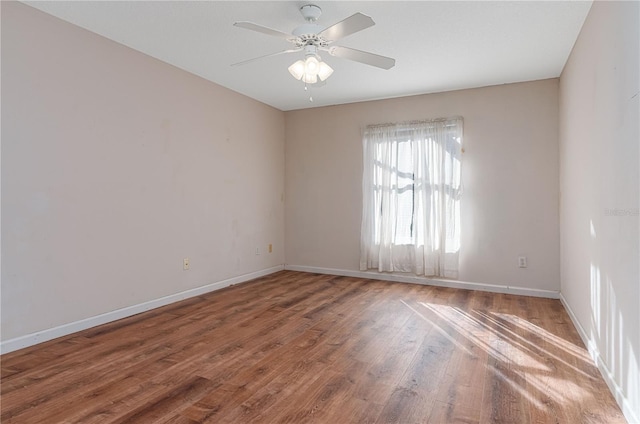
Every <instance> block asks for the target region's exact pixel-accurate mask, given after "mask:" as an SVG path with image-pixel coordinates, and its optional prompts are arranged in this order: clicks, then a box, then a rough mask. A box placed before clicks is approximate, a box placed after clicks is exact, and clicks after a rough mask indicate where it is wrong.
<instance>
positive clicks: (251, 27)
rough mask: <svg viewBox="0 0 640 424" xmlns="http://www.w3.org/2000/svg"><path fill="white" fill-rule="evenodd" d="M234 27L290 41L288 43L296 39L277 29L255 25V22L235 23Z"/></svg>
mask: <svg viewBox="0 0 640 424" xmlns="http://www.w3.org/2000/svg"><path fill="white" fill-rule="evenodd" d="M233 26H237V27H239V28H244V29H249V30H251V31H256V32H261V33H263V34H267V35H271V36H273V37H278V38H284V39H285V40H288V41H290V40H292V39H295V37H294V36H293V35H291V34H287V33H284V32H282V31H278V30H277V29H271V28H267V27H266V26H262V25H258V24H254V23H253V22H247V21H241V22H236V23H234V24H233Z"/></svg>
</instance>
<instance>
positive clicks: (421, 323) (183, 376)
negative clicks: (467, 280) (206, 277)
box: [0, 271, 625, 424]
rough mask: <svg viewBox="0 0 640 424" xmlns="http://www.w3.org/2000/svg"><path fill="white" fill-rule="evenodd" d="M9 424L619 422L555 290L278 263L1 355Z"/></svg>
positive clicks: (4, 410)
mask: <svg viewBox="0 0 640 424" xmlns="http://www.w3.org/2000/svg"><path fill="white" fill-rule="evenodd" d="M1 361H2V381H1V398H0V400H1V416H0V420H1V422H2V423H63V422H64V423H76V422H77V423H111V422H117V423H128V422H139V423H201V422H211V423H249V422H264V423H303V422H304V423H306V422H314V423H450V422H451V423H453V422H457V423H518V424H520V423H607V424H611V423H623V422H625V420H624V418H623V416H622V414H621V412H620V409H619V408H618V406H617V405H616V403H615V401H614V399H613V397H612V395H611V394H610V392H609V390H608V389H607V387H606V385H605V383H604V381H603V379H602V377H601V376H600V374H599V372H598V370H597V368H596V367H595V366H594V364H593V362H592V361H591V360H590V358H589V356H588V354H587V352H586V351H585V349H584V346H583V344H582V342H581V340H580V338H579V336H578V334H577V332H576V330H575V328H574V327H573V325H572V323H571V321H570V319H569V317H568V316H567V314H566V312H565V310H564V309H563V307H562V305H561V304H560V302H559V301H557V300H550V299H539V298H532V297H518V296H513V295H504V294H493V293H485V292H474V291H466V290H457V289H448V288H437V287H429V286H420V285H410V284H401V283H389V282H381V281H373V280H363V279H358V278H347V277H334V276H327V275H316V274H305V273H298V272H290V271H283V272H279V273H276V274H272V275H270V276H267V277H264V278H261V279H258V280H254V281H251V282H248V283H244V284H241V285H237V286H233V287H229V288H226V289H223V290H220V291H217V292H213V293H209V294H207V295H204V296H199V297H197V298H192V299H188V300H185V301H183V302H180V303H177V304H173V305H169V306H166V307H163V308H159V309H156V310H153V311H150V312H147V313H144V314H140V315H137V316H134V317H130V318H126V319H123V320H120V321H116V322H113V323H110V324H106V325H102V326H100V327H96V328H93V329H90V330H86V331H83V332H80V333H76V334H74V335H71V336H67V337H64V338H60V339H57V340H53V341H51V342H47V343H43V344H40V345H38V346H34V347H31V348H27V349H23V350H20V351H17V352H12V353H9V354H6V355H3V356H2V358H1Z"/></svg>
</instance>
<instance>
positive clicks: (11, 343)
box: [0, 265, 284, 354]
mask: <svg viewBox="0 0 640 424" xmlns="http://www.w3.org/2000/svg"><path fill="white" fill-rule="evenodd" d="M283 269H284V265H278V266H274V267H271V268H267V269H263V270H260V271H255V272H251V273H248V274H244V275H240V276H237V277H233V278H229V279H226V280H222V281H217V282H215V283H211V284H207V285H205V286H202V287H196V288H195V289H190V290H186V291H183V292H180V293H176V294H172V295H169V296H164V297H161V298H159V299H154V300H150V301H148V302H143V303H139V304H137V305H132V306H127V307H125V308H121V309H117V310H115V311H111V312H106V313H104V314H100V315H96V316H93V317H90V318H85V319H82V320H80V321H75V322H70V323H68V324H63V325H59V326H57V327H54V328H48V329H46V330H42V331H37V332H35V333H31V334H27V335H25V336H20V337H16V338H14V339H9V340H5V341H3V342H0V353H2V354H5V353H9V352H13V351H15V350H18V349H23V348H25V347H29V346H33V345H36V344H38V343H43V342H46V341H49V340H53V339H56V338H58V337H62V336H67V335H69V334H73V333H76V332H78V331H82V330H86V329H87V328H91V327H95V326H98V325H102V324H106V323H108V322H112V321H116V320H119V319H122V318H126V317H129V316H132V315H136V314H139V313H141V312H146V311H150V310H151V309H155V308H159V307H161V306H165V305H168V304H170V303H174V302H178V301H180V300H184V299H188V298H190V297H194V296H199V295H201V294H205V293H209V292H212V291H215V290H220V289H222V288H224V287H228V286H232V285H234V284H239V283H244V282H245V281H249V280H253V279H254V278H260V277H264V276H265V275H269V274H273V273H274V272H278V271H282V270H283Z"/></svg>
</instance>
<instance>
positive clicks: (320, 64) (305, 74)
mask: <svg viewBox="0 0 640 424" xmlns="http://www.w3.org/2000/svg"><path fill="white" fill-rule="evenodd" d="M300 13H301V14H302V16H303V18H304V19H305V21H306V23H304V24H302V25H300V26H298V27H297V28H295V29H294V30H293V32H292V33H291V34H287V33H285V32H282V31H278V30H275V29H271V28H268V27H265V26H262V25H258V24H255V23H253V22H247V21H241V22H236V23H234V25H235V26H237V27H240V28H244V29H248V30H251V31H256V32H260V33H263V34H266V35H271V36H273V37H278V38H282V39H285V40H287V41H288V42H290V43H292V44H293V45H294V48H292V49H288V50H283V51H280V52H276V53H272V54H268V55H265V56H260V57H257V58H254V59H249V60H245V61H242V62H238V63H234V64H233V65H232V66H237V65H244V64H247V63H250V62H253V61H255V60H258V59H263V58H266V57H270V56H276V55H280V54H285V53H293V52H299V51H304V59H301V60H297V61H296V62H294V63H293V64H292V65H291V66H289V68H288V70H289V73H290V74H291V75H292V76H293V77H294V78H295V79H297V80H299V81H302V82H304V83H305V89H306V87H307V84H309V85H311V84H316V83H318V82H323V81H325V80H326V79H327V78H329V77H330V76H331V74H332V73H333V69H332V68H331V66H329V65H328V64H327V63H326V62H324V61H323V60H322V58H321V57H320V55H319V54H318V50H322V51H326V52H327V53H329V54H330V55H331V56H335V57H339V58H342V59H348V60H352V61H355V62H360V63H363V64H365V65H370V66H375V67H377V68H381V69H391V68H392V67H393V66H394V65H395V63H396V61H395V59H392V58H390V57H385V56H380V55H377V54H374V53H369V52H365V51H361V50H356V49H351V48H349V47H342V46H330V45H331V44H332V43H334V42H336V41H338V40H340V39H341V38H344V37H346V36H348V35H351V34H353V33H356V32H358V31H362V30H363V29H367V28H369V27H371V26H373V25H375V22H374V21H373V19H371V18H370V17H369V16H367V15H364V14H362V13H355V14H353V15H351V16H349V17H348V18H346V19H344V20H342V21H340V22H338V23H336V24H334V25H331V26H329V27H327V28H324V29H323V28H322V27H321V26H320V25H318V24H316V20H317V19H318V18H319V17H320V15H321V14H322V9H320V7H318V6H316V5H315V4H306V5H304V6H302V7H300Z"/></svg>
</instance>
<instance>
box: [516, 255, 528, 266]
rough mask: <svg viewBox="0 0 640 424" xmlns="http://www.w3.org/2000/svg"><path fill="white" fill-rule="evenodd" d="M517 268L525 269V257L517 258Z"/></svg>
mask: <svg viewBox="0 0 640 424" xmlns="http://www.w3.org/2000/svg"><path fill="white" fill-rule="evenodd" d="M518 267H520V268H526V267H527V257H526V256H518Z"/></svg>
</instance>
